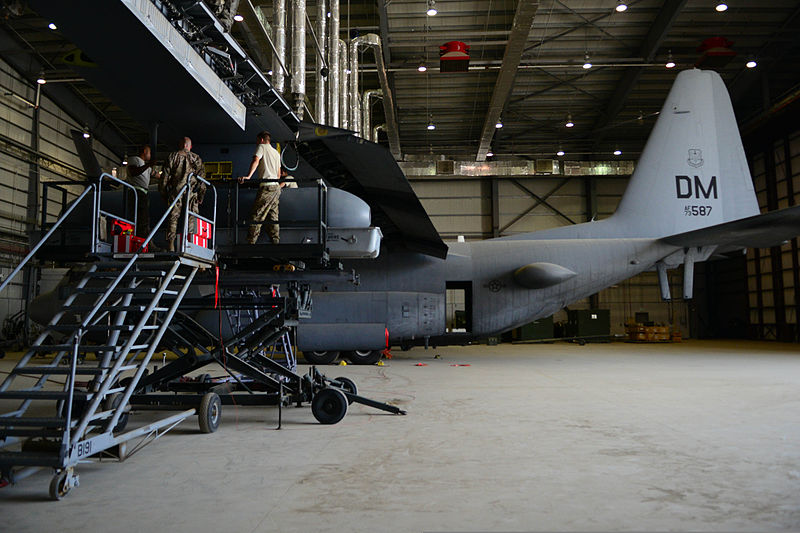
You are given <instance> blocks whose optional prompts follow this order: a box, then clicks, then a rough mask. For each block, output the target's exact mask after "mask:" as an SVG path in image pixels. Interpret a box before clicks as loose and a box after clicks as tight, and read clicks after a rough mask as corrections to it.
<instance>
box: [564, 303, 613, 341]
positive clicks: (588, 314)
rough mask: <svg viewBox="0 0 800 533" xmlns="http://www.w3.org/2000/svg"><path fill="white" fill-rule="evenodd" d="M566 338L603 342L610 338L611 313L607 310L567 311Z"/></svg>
mask: <svg viewBox="0 0 800 533" xmlns="http://www.w3.org/2000/svg"><path fill="white" fill-rule="evenodd" d="M565 333H566V336H567V337H594V338H595V339H590V340H604V339H602V337H606V338H608V337H610V336H611V311H610V310H608V309H576V310H570V311H567V327H566V332H565Z"/></svg>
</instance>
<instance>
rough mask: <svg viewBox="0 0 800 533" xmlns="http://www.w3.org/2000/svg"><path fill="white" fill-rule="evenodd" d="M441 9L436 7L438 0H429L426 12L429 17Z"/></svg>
mask: <svg viewBox="0 0 800 533" xmlns="http://www.w3.org/2000/svg"><path fill="white" fill-rule="evenodd" d="M438 12H439V10H438V9H436V0H428V10H427V11H426V12H425V13H426V14H427V15H428V16H429V17H432V16H434V15H436V13H438Z"/></svg>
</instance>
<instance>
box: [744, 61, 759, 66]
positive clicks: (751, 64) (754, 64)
mask: <svg viewBox="0 0 800 533" xmlns="http://www.w3.org/2000/svg"><path fill="white" fill-rule="evenodd" d="M744 66H746V67H747V68H756V66H758V63H756V60H755V59H751V60H749V61H748V62H747V63H745V64H744Z"/></svg>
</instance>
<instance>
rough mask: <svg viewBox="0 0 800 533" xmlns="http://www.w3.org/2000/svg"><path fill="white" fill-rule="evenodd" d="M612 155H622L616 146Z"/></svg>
mask: <svg viewBox="0 0 800 533" xmlns="http://www.w3.org/2000/svg"><path fill="white" fill-rule="evenodd" d="M614 155H622V150H620V149H619V148H617V149H616V150H614Z"/></svg>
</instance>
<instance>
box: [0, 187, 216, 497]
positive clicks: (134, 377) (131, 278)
mask: <svg viewBox="0 0 800 533" xmlns="http://www.w3.org/2000/svg"><path fill="white" fill-rule="evenodd" d="M106 178H111V177H110V176H107V175H104V176H103V177H101V179H100V180H98V182H97V183H94V184H90V185H88V186H87V188H86V190H85V191H84V193H83V194H82V195H80V196H79V197H78V199H77V200H76V201H75V202H74V203H73V205H72V206H70V207H69V208H66V206H64V209H63V210H62V213H63V214H62V215H61V217H60V218H59V220H58V221H57V222H56V223H55V225H54V226H53V228H52V229H51V231H50V232H48V233H47V235H46V236H45V237H44V238H43V239H42V240H41V241H40V242H39V243H38V244H37V245H36V247H34V249H33V250H32V251H31V253H30V254H29V255H28V256H27V257H26V258H25V259H24V260H23V262H22V263H21V264H20V265H19V266H18V268H17V269H16V270H15V272H14V273H16V272H19V271H20V270H21V268H22V266H24V265H25V264H26V263H27V262H28V261H29V260H30V259H31V258H32V257H33V255H34V254H35V253H36V252H37V250H39V249H40V247H41V246H42V245H43V243H44V241H46V240H47V239H48V238H49V237H50V236H51V235H53V230H55V229H56V227H58V226H59V225H61V224H62V222H63V221H64V220H65V219H66V218H67V217H68V216H69V215H70V212H72V210H73V209H74V206H75V205H77V203H79V202H80V201H81V200H83V199H84V198H86V197H89V193H90V192H91V191H92V190H93V191H94V194H93V195H91V196H92V197H93V198H94V204H93V209H92V211H91V216H92V221H93V222H92V226H91V235H92V241H91V243H90V244H91V250H90V255H89V256H88V257H87V256H86V255H85V252H84V254H83V255H81V259H82V260H83V261H86V259H87V258H93V259H94V261H93V262H90V263H85V265H86V266H85V267H84V268H85V271H84V273H83V275H82V277H81V279H80V281H79V282H78V283H77V284H76V285H75V286H74V287H72V288H71V293H70V294H69V295H68V296H67V297H66V299H65V300H64V304H63V307H62V309H60V310H59V311H58V312H56V313H55V314H54V316H53V318H52V319H51V321H50V323H49V324H48V325H47V326H46V327H45V328H44V330H43V331H42V333H41V334H40V335H39V336H38V338H37V339H36V340H35V341H34V343H33V344H32V345H31V347H30V349H29V350H28V352H27V353H25V354H24V355H23V357H22V358H21V359H20V361H19V362H18V364H17V365H16V367H15V368H14V369H13V370H12V371H11V372H10V373H9V375H8V376H7V377H6V378H5V380H4V381H3V382H2V384H0V402H2V404H3V405H5V406H8V405H16V408H15V409H13V410H11V411H8V412H4V413H0V480H2V481H4V482H11V483H14V482H16V481H18V480H20V479H22V478H24V477H27V476H28V475H30V474H32V473H33V472H35V471H36V470H38V469H39V468H41V467H51V468H53V469H55V475H54V477H53V479H52V481H51V483H50V496H51V497H52V498H54V499H61V498H62V497H63V496H64V495H66V494H67V493H68V492H69V491H70V489H71V488H72V487H74V486H77V484H78V476H77V475H75V474H74V467H75V465H77V464H78V463H79V462H81V461H83V460H84V459H87V458H88V457H90V456H93V455H96V454H98V453H100V452H104V451H107V450H111V449H114V450H112V451H114V452H115V455H116V456H117V457H119V458H120V459H122V458H124V456H125V448H126V446H125V443H126V442H128V441H129V440H131V439H136V438H142V442H145V443H146V442H150V441H152V440H154V439H155V438H157V437H158V436H159V435H160V434H163V433H164V432H166V431H167V430H169V429H170V428H172V427H174V426H175V425H176V424H177V423H179V422H180V421H182V420H183V419H185V418H187V417H189V416H191V415H193V414H195V413H196V410H195V409H187V410H185V411H183V412H181V413H178V414H175V415H173V416H170V417H167V418H163V419H161V420H158V421H156V422H154V423H151V424H148V425H145V426H143V427H139V428H136V429H134V430H132V431H127V432H125V427H126V425H127V422H128V414H129V410H130V406H129V399H130V397H131V395H132V394H133V393H134V391H135V390H136V387H137V384H138V382H139V380H140V379H141V378H142V376H144V375H145V374H146V372H147V365H148V363H149V362H150V359H151V358H152V356H153V353H154V352H155V351H156V349H157V348H158V347H159V343H160V341H161V338H162V337H163V335H164V333H165V332H166V331H167V329H168V328H169V324H170V322H171V320H172V318H173V316H174V315H175V313H176V312H177V310H178V307H179V306H180V305H181V301H182V300H183V298H184V296H185V294H186V291H187V290H188V288H189V286H190V285H191V283H192V280H193V279H194V277H195V275H196V274H197V272H198V271H199V270H200V269H204V268H208V267H210V266H211V265H212V264H213V262H212V261H211V260H209V257H210V258H213V248H204V247H197V248H202V250H199V249H198V250H196V251H195V250H192V249H190V248H191V246H190V245H191V243H188V242H187V243H184V242H180V243H179V247H178V250H179V252H177V253H165V254H152V253H145V252H143V251H142V250H145V249H146V246H147V245H148V243H149V242H150V240H151V239H152V238H153V236H154V235H155V233H156V231H157V230H158V229H159V228H160V227H161V225H162V224H163V223H164V221H165V220H166V218H167V216H168V214H169V213H170V212H171V210H172V208H173V207H174V206H175V205H176V202H177V200H178V198H176V199H175V201H174V202H173V203H172V205H171V206H169V207H168V208H167V210H166V211H165V213H164V215H163V216H162V217H161V219H160V220H159V221H158V223H156V224H155V226H154V228H153V229H152V231H151V233H150V235H149V236H148V237H147V238H146V239H144V242H143V243H142V244H141V246H140V248H139V249H138V250H133V251H132V253H116V254H115V253H113V252H111V250H110V247H108V245H105V246H106V248H105V249H106V250H108V252H107V253H103V252H102V250H103V249H104V248H103V246H101V245H103V244H104V243H102V242H100V241H101V239H100V234H101V231H100V230H99V224H100V223H101V222H100V221H101V220H103V217H104V216H108V217H110V216H117V215H114V214H113V213H110V212H108V211H105V210H103V209H102V206H101V199H102V194H101V190H102V187H101V184H102V182H103V181H104V179H106ZM111 179H113V178H111ZM191 179H197V180H200V181H204V180H202V178H199V177H196V176H195V177H190V180H191ZM204 183H206V184H207V183H208V182H205V181H204ZM190 187H191V184H190V183H187V185H186V186H185V187H184V188H183V190H182V191H181V193H180V195H179V197H181V196H183V195H188V194H189V190H190ZM212 190H213V188H212ZM215 200H216V198H215ZM183 205H184V206H186V205H188V202H187V201H184V204H183ZM134 212H135V211H134ZM189 216H193V217H195V218H198V219H201V220H205V221H207V222H208V223H209V224H211V225H212V226H213V224H214V220H213V219H211V220H209V219H205V218H203V217H201V216H200V215H199V214H197V213H193V212H191V210H189V209H186V208H184V216H183V219H184V235H186V234H187V233H186V228H187V224H188V220H189ZM133 223H134V225H135V218H134V221H133ZM73 225H74V222H73ZM183 240H184V239H181V241H183ZM212 242H213V238H212ZM206 256H209V257H206ZM8 281H9V280H6V283H7V282H8ZM1 288H2V287H0V289H1ZM51 355H52V357H51ZM39 357H48V359H47V362H45V363H40V362H38V361H37V359H38V358H39ZM53 383H55V384H56V385H57V387H53V386H52V384H53ZM17 401H19V403H18V404H17V403H16V402H17Z"/></svg>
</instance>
